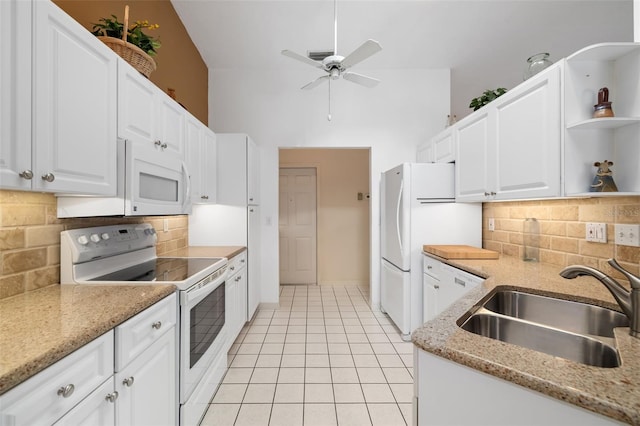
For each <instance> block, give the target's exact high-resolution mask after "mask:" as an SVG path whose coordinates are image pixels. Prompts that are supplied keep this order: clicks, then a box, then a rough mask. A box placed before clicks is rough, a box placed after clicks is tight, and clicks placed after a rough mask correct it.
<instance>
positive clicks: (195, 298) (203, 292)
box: [184, 274, 226, 306]
mask: <svg viewBox="0 0 640 426" xmlns="http://www.w3.org/2000/svg"><path fill="white" fill-rule="evenodd" d="M225 278H226V274H224V275H223V276H222V277H218V278H216V279H215V280H213V281H209V282H208V283H206V284H204V285H203V286H201V287H199V286H198V284H196V285H195V286H193V287H191V288H190V289H188V290H187V291H185V292H184V295H185V296H184V298H185V300H184V301H185V302H186V303H187V305H188V306H190V305H191V304H192V303H198V302H199V301H200V300H201V299H203V298H204V297H205V296H207V295H208V294H209V293H211V292H212V291H213V290H215V289H216V288H218V286H221V285H224V280H225Z"/></svg>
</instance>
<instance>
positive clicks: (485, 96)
mask: <svg viewBox="0 0 640 426" xmlns="http://www.w3.org/2000/svg"><path fill="white" fill-rule="evenodd" d="M505 93H507V89H505V88H504V87H498V88H497V89H496V90H485V91H484V92H483V93H482V96H480V97H478V98H473V99H471V103H470V104H469V108H473V110H474V111H477V110H479V109H480V108H482V107H483V106H485V105H486V104H488V103H489V102H491V101H492V100H494V99H496V98H498V97H500V96H502V95H504V94H505Z"/></svg>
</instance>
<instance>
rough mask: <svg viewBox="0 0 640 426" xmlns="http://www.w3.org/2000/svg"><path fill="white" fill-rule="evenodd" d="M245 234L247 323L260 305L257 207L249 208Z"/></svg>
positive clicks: (258, 213)
mask: <svg viewBox="0 0 640 426" xmlns="http://www.w3.org/2000/svg"><path fill="white" fill-rule="evenodd" d="M247 217H248V218H247V221H248V232H247V234H248V235H247V240H248V241H247V257H248V259H247V263H248V264H249V265H248V266H247V268H248V276H247V321H249V320H251V318H252V317H253V314H254V313H255V312H256V309H257V308H258V305H259V304H260V279H259V276H260V273H259V272H260V263H259V259H260V257H259V255H258V252H259V251H260V209H259V208H258V206H249V207H248V214H247Z"/></svg>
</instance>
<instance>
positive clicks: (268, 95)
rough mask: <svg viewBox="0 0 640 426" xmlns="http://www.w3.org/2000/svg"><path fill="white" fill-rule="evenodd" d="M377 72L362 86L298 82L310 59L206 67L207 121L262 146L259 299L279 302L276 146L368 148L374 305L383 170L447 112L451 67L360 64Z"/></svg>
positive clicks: (412, 151)
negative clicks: (372, 83)
mask: <svg viewBox="0 0 640 426" xmlns="http://www.w3.org/2000/svg"><path fill="white" fill-rule="evenodd" d="M307 68H309V69H307ZM358 72H359V73H362V74H365V75H370V76H372V77H375V78H378V79H380V80H382V82H381V83H380V84H379V85H378V86H377V87H376V88H374V89H367V88H364V87H361V86H358V85H356V84H353V83H350V82H348V81H344V80H338V81H335V82H333V83H332V84H331V115H332V120H331V121H328V120H327V113H328V87H327V85H322V86H319V87H316V88H315V89H313V90H300V87H301V86H303V85H304V84H306V83H307V82H309V81H312V80H314V79H316V78H317V77H318V75H319V74H318V71H317V70H314V69H313V68H311V67H305V66H302V65H300V66H298V65H297V64H295V63H293V64H291V66H289V67H287V68H284V69H279V70H273V69H268V68H265V69H210V70H209V100H210V105H209V117H210V119H209V123H210V127H211V128H212V129H213V130H214V131H215V132H217V133H225V132H227V133H231V132H236V133H248V134H249V135H251V137H252V138H253V139H254V140H255V141H256V143H257V144H258V147H259V149H260V162H261V165H260V185H261V188H260V191H261V193H260V197H261V200H262V201H261V205H260V209H261V213H260V214H261V224H262V236H261V240H262V248H261V262H262V268H261V271H262V273H261V274H260V276H261V279H262V283H261V291H262V294H261V296H262V302H263V303H277V302H278V287H279V279H278V273H279V272H278V269H279V266H278V265H279V259H278V227H277V226H276V225H277V217H278V149H279V148H283V147H289V148H291V147H321V148H330V147H339V148H345V147H349V148H370V149H371V160H370V161H371V163H370V164H371V169H370V182H371V201H370V203H371V206H372V208H371V216H370V219H369V220H370V222H369V223H370V236H371V248H370V252H369V259H370V278H371V302H372V304H373V305H374V306H377V305H379V303H380V298H379V293H380V292H379V289H380V236H379V234H380V232H379V226H378V224H379V208H378V206H379V203H380V201H379V196H378V193H379V182H380V173H381V172H383V171H385V170H387V169H390V168H391V167H393V166H395V165H397V164H398V163H401V162H403V161H410V160H411V159H415V156H416V146H417V145H418V143H420V142H422V141H423V140H425V139H426V138H428V137H430V136H432V135H434V134H436V133H437V132H438V131H440V130H442V128H443V127H444V123H445V120H446V117H447V114H448V113H449V99H450V79H449V75H450V72H449V70H448V69H440V70H427V69H402V70H399V69H398V70H396V69H386V70H381V69H376V70H367V69H361V68H358Z"/></svg>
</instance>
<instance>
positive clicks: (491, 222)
mask: <svg viewBox="0 0 640 426" xmlns="http://www.w3.org/2000/svg"><path fill="white" fill-rule="evenodd" d="M488 228H489V231H495V230H496V222H495V220H494V219H493V218H492V217H490V218H489V223H488Z"/></svg>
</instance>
